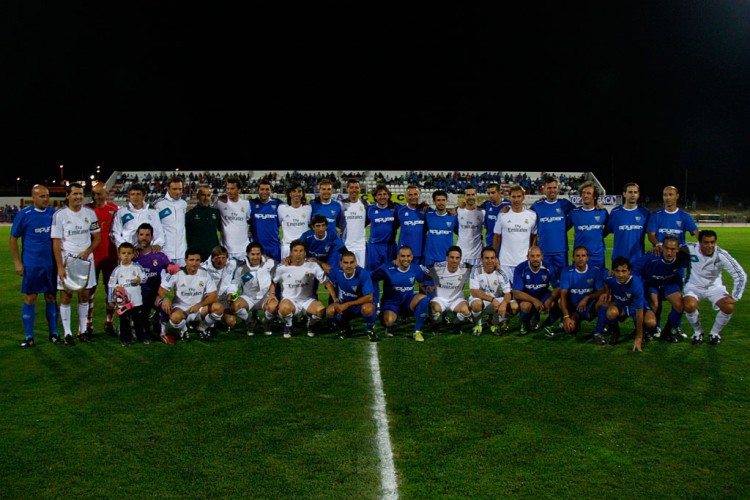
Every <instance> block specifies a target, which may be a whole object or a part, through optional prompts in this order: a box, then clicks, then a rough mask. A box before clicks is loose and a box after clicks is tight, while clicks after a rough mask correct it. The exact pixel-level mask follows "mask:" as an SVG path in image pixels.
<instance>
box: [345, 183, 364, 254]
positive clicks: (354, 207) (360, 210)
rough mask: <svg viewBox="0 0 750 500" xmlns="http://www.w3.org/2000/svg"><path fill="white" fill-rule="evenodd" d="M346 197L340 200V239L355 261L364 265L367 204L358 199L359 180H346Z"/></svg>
mask: <svg viewBox="0 0 750 500" xmlns="http://www.w3.org/2000/svg"><path fill="white" fill-rule="evenodd" d="M346 192H347V195H348V198H346V199H345V200H343V201H342V202H341V221H342V227H341V239H342V240H344V245H346V248H347V249H349V250H350V251H352V252H354V255H356V256H357V263H358V264H359V265H360V266H362V267H365V264H366V259H365V257H366V255H367V245H366V243H365V242H366V241H367V238H366V234H365V222H366V213H367V204H366V203H365V202H364V200H360V199H359V193H360V187H359V181H358V180H356V179H349V180H348V181H347V182H346Z"/></svg>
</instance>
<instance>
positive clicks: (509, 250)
mask: <svg viewBox="0 0 750 500" xmlns="http://www.w3.org/2000/svg"><path fill="white" fill-rule="evenodd" d="M536 231H537V227H536V212H533V211H531V210H522V211H520V212H514V211H513V210H509V211H508V212H506V213H499V214H498V215H497V222H496V223H495V234H499V235H500V237H501V239H500V252H499V255H498V259H499V260H500V265H501V266H502V268H503V273H505V275H506V277H507V278H508V281H509V282H512V281H513V271H514V270H515V268H516V266H517V265H518V264H520V263H522V262H524V261H525V260H526V258H527V256H528V253H529V242H530V241H531V236H532V235H534V234H536Z"/></svg>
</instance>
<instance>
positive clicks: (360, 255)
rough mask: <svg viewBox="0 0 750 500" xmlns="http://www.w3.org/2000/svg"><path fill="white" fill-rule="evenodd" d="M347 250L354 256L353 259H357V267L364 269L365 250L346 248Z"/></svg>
mask: <svg viewBox="0 0 750 500" xmlns="http://www.w3.org/2000/svg"><path fill="white" fill-rule="evenodd" d="M346 248H347V250H349V251H350V252H351V253H353V254H354V257H355V258H356V259H357V264H359V267H362V268H364V267H365V257H366V256H367V248H356V249H355V248H349V247H346Z"/></svg>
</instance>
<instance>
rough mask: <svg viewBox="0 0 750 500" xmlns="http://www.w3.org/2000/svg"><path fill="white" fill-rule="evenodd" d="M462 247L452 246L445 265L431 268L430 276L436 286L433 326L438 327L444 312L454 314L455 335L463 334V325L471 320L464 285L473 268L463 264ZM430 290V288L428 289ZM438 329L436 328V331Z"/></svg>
mask: <svg viewBox="0 0 750 500" xmlns="http://www.w3.org/2000/svg"><path fill="white" fill-rule="evenodd" d="M461 257H462V252H461V247H458V246H451V247H449V248H448V251H447V252H446V253H445V263H441V264H436V265H434V266H432V267H431V268H429V272H428V275H429V277H430V280H431V281H432V282H433V283H434V284H435V286H434V289H435V296H434V297H433V298H432V299H431V300H430V313H431V317H432V322H433V325H438V324H439V320H440V317H441V315H442V314H443V313H444V312H453V313H455V314H456V317H455V318H454V319H453V333H456V334H460V333H461V323H463V322H465V321H466V320H467V319H469V318H471V311H470V310H469V303H468V302H467V301H466V298H465V297H464V285H465V284H466V281H468V279H469V273H470V272H471V266H470V265H469V264H466V263H464V262H461ZM428 289H429V287H428ZM436 330H437V328H435V331H436Z"/></svg>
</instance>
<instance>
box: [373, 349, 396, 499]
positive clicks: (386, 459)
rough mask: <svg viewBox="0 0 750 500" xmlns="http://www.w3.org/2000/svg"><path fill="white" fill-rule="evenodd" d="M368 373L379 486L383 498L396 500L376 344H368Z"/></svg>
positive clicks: (389, 438) (393, 471)
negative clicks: (378, 463) (378, 464)
mask: <svg viewBox="0 0 750 500" xmlns="http://www.w3.org/2000/svg"><path fill="white" fill-rule="evenodd" d="M370 373H372V386H373V387H372V389H373V393H374V394H373V396H374V397H373V405H372V409H373V418H374V419H375V426H376V427H377V436H376V441H377V444H378V454H379V455H380V486H381V488H382V490H383V498H398V483H397V482H396V466H395V465H394V464H393V450H392V449H391V436H390V434H389V433H388V415H387V414H386V412H385V393H384V392H383V380H382V379H381V378H380V362H379V361H378V347H377V344H370Z"/></svg>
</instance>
